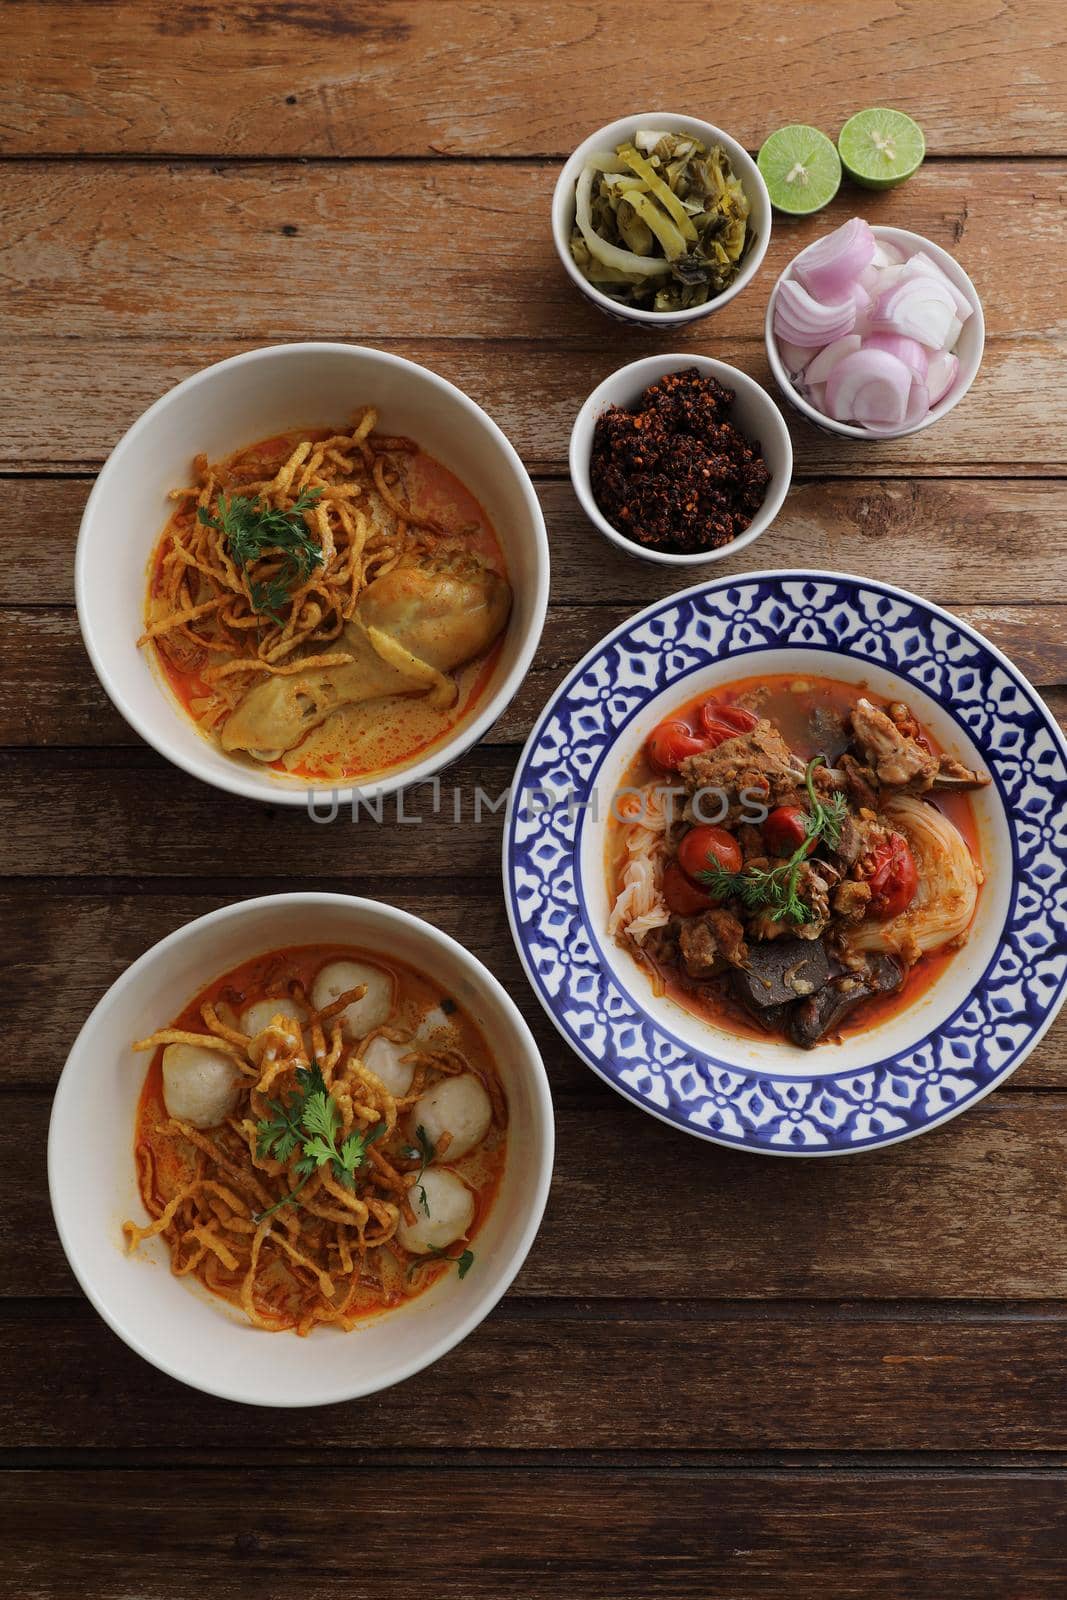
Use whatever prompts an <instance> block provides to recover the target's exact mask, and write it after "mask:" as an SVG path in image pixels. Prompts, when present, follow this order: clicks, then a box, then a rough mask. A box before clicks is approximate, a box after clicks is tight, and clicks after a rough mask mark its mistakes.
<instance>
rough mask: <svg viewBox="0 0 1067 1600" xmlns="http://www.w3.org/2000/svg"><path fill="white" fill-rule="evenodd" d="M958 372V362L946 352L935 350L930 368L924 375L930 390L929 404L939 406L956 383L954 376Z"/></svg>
mask: <svg viewBox="0 0 1067 1600" xmlns="http://www.w3.org/2000/svg"><path fill="white" fill-rule="evenodd" d="M959 370H960V364H959V360H958V358H957V357H956V356H954V355H952V354H951V353H950V352H949V351H948V350H935V351H934V354H933V355H932V356H931V357H930V367H929V370H928V372H927V374H926V383H927V387H928V388H929V390H930V404H931V405H932V406H936V405H939V404H940V402H941V401H942V400H943V399H944V398H945V396H946V395H947V394H948V392H949V390H950V389H951V388H952V385H953V384H954V383H955V381H956V374H957V373H958V372H959Z"/></svg>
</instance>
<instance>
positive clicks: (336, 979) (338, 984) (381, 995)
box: [311, 961, 393, 1040]
mask: <svg viewBox="0 0 1067 1600" xmlns="http://www.w3.org/2000/svg"><path fill="white" fill-rule="evenodd" d="M361 983H365V984H366V985H367V992H366V994H365V995H364V996H363V998H362V1000H353V1002H352V1004H351V1005H350V1006H346V1007H345V1009H344V1011H342V1012H341V1016H340V1022H341V1032H342V1033H343V1034H344V1037H345V1038H346V1039H350V1040H351V1039H363V1038H365V1037H366V1035H367V1034H368V1033H370V1032H371V1031H372V1030H373V1029H374V1028H380V1027H381V1025H382V1023H383V1022H385V1021H387V1020H388V1017H389V1013H390V1012H391V1011H392V1009H393V980H392V978H391V977H390V975H389V973H388V972H386V971H385V969H384V968H383V967H372V966H371V964H370V962H369V961H328V962H327V963H326V965H325V966H324V967H323V969H322V971H321V972H320V973H319V974H318V975H317V977H316V979H315V982H314V983H313V984H312V986H311V1003H312V1005H313V1006H314V1007H315V1010H316V1011H324V1010H325V1009H326V1007H327V1006H328V1005H332V1003H333V1002H334V1001H335V1000H337V999H339V998H340V996H341V995H343V994H344V993H345V991H346V989H354V988H356V986H357V985H358V984H361Z"/></svg>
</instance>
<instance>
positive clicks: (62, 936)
mask: <svg viewBox="0 0 1067 1600" xmlns="http://www.w3.org/2000/svg"><path fill="white" fill-rule="evenodd" d="M406 838H407V836H406V835H405V842H406ZM406 865H407V866H408V867H409V868H412V867H417V861H414V860H411V859H410V858H409V860H408V861H407V863H406ZM293 886H294V884H293V880H292V879H291V878H290V877H287V876H286V875H285V873H284V871H279V873H278V875H277V876H276V877H272V878H263V877H259V878H257V879H256V881H255V883H254V884H248V883H247V882H244V881H241V880H240V879H238V880H236V881H230V880H227V879H223V880H221V881H219V880H215V881H214V882H212V883H211V884H209V885H205V886H203V887H202V888H201V890H200V892H193V889H192V886H190V885H189V884H188V883H186V882H185V881H182V883H181V884H180V885H179V886H177V887H175V886H173V885H172V884H170V883H165V884H159V885H153V886H151V887H152V891H153V892H151V893H144V892H143V890H144V888H145V887H148V886H147V885H144V884H143V882H142V883H136V884H134V885H133V886H132V892H131V887H130V886H129V885H126V886H124V887H123V888H121V889H120V888H119V887H118V886H116V885H107V884H95V883H94V884H93V885H92V886H87V887H86V888H84V889H83V890H82V892H80V893H79V892H78V891H77V885H75V884H71V883H69V881H68V880H66V879H62V878H60V879H58V880H57V879H53V880H50V881H49V880H43V881H33V882H30V883H27V884H14V885H10V886H9V887H8V888H7V889H6V890H0V940H2V943H3V949H4V960H5V968H6V971H7V973H8V976H9V981H10V982H11V983H13V984H14V985H15V986H16V987H17V989H18V990H19V992H22V993H29V994H34V995H45V996H47V1005H46V1006H45V1007H44V1009H43V1011H41V1010H39V1009H38V1008H37V1007H34V1008H32V1009H30V1008H27V1009H26V1010H25V1012H24V1013H20V1014H19V1015H17V1016H15V1017H14V1018H13V1019H12V1020H11V1022H10V1024H9V1031H8V1035H7V1038H8V1046H9V1048H8V1049H6V1050H5V1051H3V1052H0V1088H11V1087H18V1088H28V1087H34V1088H48V1089H50V1088H52V1087H53V1086H54V1084H55V1082H56V1080H57V1078H58V1075H59V1071H60V1069H61V1067H62V1065H63V1062H64V1060H65V1059H66V1055H67V1051H68V1050H69V1048H70V1045H71V1043H72V1042H73V1038H74V1033H75V1031H76V1028H77V1026H79V1025H80V1021H81V1019H82V1018H83V1017H86V1016H88V1014H89V1012H90V1011H91V1010H92V1008H93V1006H94V1005H95V1004H96V1002H97V1001H98V1000H99V999H100V997H101V995H102V994H103V993H104V992H105V990H106V989H108V988H109V987H110V985H111V984H112V983H114V982H115V980H116V979H117V978H118V977H120V976H121V974H122V973H123V972H124V971H125V969H126V968H127V967H128V966H129V965H130V963H131V962H132V961H135V960H136V959H137V957H138V956H139V955H141V954H142V953H143V952H144V951H145V950H147V949H148V948H149V946H150V945H153V944H155V943H156V942H157V941H158V940H160V939H162V938H164V937H165V936H166V935H167V934H168V933H172V932H173V931H174V930H175V929H176V928H179V927H181V926H182V925H183V924H185V923H186V922H190V921H192V919H193V918H194V917H200V916H203V915H205V913H207V912H208V911H212V910H215V909H216V908H217V907H219V906H223V905H226V904H228V903H229V902H230V901H231V900H234V899H240V898H242V897H243V896H246V895H249V894H254V893H262V894H267V893H272V892H279V893H282V892H284V891H285V890H287V889H292V888H293ZM300 887H301V888H317V889H325V890H331V889H336V888H337V880H336V879H335V878H331V877H321V878H320V877H314V876H308V877H306V878H301V879H300ZM357 887H358V886H357ZM368 887H369V888H370V889H371V892H372V893H374V894H376V895H378V896H379V897H383V898H385V897H387V898H388V899H389V900H390V901H391V903H392V904H394V905H397V906H399V907H400V908H401V909H402V910H404V911H410V912H411V913H412V915H414V916H417V917H423V918H425V919H426V920H427V921H429V922H432V923H433V924H434V926H435V927H438V928H442V929H443V930H444V932H445V933H449V934H451V935H452V937H453V938H456V939H459V940H461V942H462V943H464V944H465V945H466V946H467V948H468V949H469V950H471V951H472V952H473V953H474V955H476V956H477V957H478V959H479V960H480V961H483V962H484V963H485V965H486V966H487V967H488V968H489V970H490V971H491V972H492V973H493V975H494V976H495V977H497V978H498V979H499V980H500V982H501V983H502V984H503V985H504V987H505V989H506V990H507V991H508V993H509V994H510V995H512V996H513V998H514V999H515V1001H516V1003H517V1004H518V1006H519V1008H520V1010H521V1011H522V1012H523V1014H524V1015H525V1017H526V1020H527V1021H528V1022H529V1024H530V1027H531V1028H532V1030H533V1033H534V1036H535V1038H536V1040H537V1043H538V1046H539V1047H540V1049H541V1052H542V1055H543V1057H544V1060H545V1062H546V1065H547V1067H548V1071H549V1075H550V1077H551V1080H552V1085H553V1088H554V1089H555V1090H556V1092H557V1093H559V1092H561V1091H562V1092H567V1093H582V1092H588V1091H589V1089H590V1087H591V1085H592V1082H593V1080H592V1079H591V1078H590V1075H589V1070H588V1068H587V1067H586V1066H585V1065H584V1063H582V1062H581V1061H580V1060H579V1058H578V1057H577V1056H576V1055H575V1054H574V1053H573V1052H572V1051H571V1050H570V1048H569V1047H568V1046H567V1045H566V1044H565V1043H564V1041H563V1040H562V1039H561V1038H560V1036H559V1034H558V1033H557V1032H556V1029H555V1028H554V1027H553V1025H552V1023H551V1022H550V1021H549V1019H548V1017H546V1015H545V1013H544V1012H543V1011H542V1009H541V1007H540V1006H539V1005H538V1004H537V1003H536V1001H535V999H534V997H533V994H532V993H531V991H530V988H529V985H528V983H527V981H526V978H525V976H524V974H523V970H522V966H521V964H520V962H519V958H518V955H517V953H516V950H515V946H514V943H513V941H512V938H511V934H510V931H509V929H508V923H507V913H506V912H505V909H504V903H503V897H502V895H501V893H500V889H499V887H498V884H497V882H496V881H494V880H492V879H489V878H473V879H467V880H465V881H464V882H463V883H462V884H456V883H455V882H454V881H451V882H450V881H449V880H447V879H444V880H440V879H439V880H438V881H437V882H436V883H435V882H432V881H428V880H427V878H426V877H425V876H424V875H423V874H421V873H419V872H417V871H414V872H408V873H406V874H405V875H404V876H398V875H396V874H394V876H393V878H392V879H391V881H390V883H389V885H388V889H385V888H384V887H383V886H380V885H377V884H370V885H368ZM168 1020H169V1019H168ZM1011 1087H1012V1088H1013V1089H1017V1088H1023V1087H1033V1088H1041V1089H1048V1088H1061V1089H1067V1013H1064V1014H1063V1015H1061V1016H1060V1017H1059V1018H1058V1019H1057V1021H1056V1022H1055V1023H1054V1024H1053V1026H1052V1028H1051V1029H1050V1031H1049V1033H1048V1034H1047V1035H1046V1036H1045V1038H1044V1039H1043V1040H1042V1041H1041V1043H1040V1045H1038V1047H1037V1049H1036V1050H1035V1051H1034V1053H1033V1054H1032V1055H1030V1056H1028V1057H1027V1059H1026V1060H1025V1061H1024V1062H1023V1064H1022V1065H1021V1066H1020V1067H1019V1069H1018V1071H1017V1072H1016V1073H1015V1074H1014V1076H1013V1077H1012V1079H1011Z"/></svg>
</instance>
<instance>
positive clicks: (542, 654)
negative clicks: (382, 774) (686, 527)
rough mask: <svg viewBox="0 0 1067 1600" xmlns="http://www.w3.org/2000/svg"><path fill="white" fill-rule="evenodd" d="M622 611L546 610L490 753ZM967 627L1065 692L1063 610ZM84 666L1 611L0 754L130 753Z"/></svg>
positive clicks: (68, 649) (990, 609) (39, 627)
mask: <svg viewBox="0 0 1067 1600" xmlns="http://www.w3.org/2000/svg"><path fill="white" fill-rule="evenodd" d="M633 610H634V607H633V605H632V604H630V605H628V606H553V607H552V608H551V610H550V611H549V614H548V618H547V620H546V624H545V630H544V634H543V635H542V640H541V648H540V650H539V652H538V654H537V657H536V658H535V661H534V665H533V667H532V669H531V670H530V672H529V673H528V675H527V677H526V679H525V681H524V682H523V684H522V687H521V689H520V691H519V693H518V695H517V696H516V698H515V700H514V701H513V702H512V704H511V706H510V708H509V709H508V710H507V711H506V712H505V713H504V715H503V716H502V717H501V718H500V719H499V721H498V722H497V723H496V724H495V725H494V727H493V728H492V730H491V732H490V734H489V736H488V739H489V742H490V743H493V744H514V743H516V742H517V741H520V740H524V739H525V738H526V736H527V734H528V733H529V731H530V728H531V727H532V725H533V722H534V719H535V718H536V717H537V715H538V714H539V712H540V711H541V709H542V707H543V705H544V703H545V700H546V699H547V697H548V695H549V694H550V693H551V692H552V691H553V690H554V689H555V688H556V687H557V685H558V684H559V683H560V682H561V681H562V680H563V678H565V677H566V675H567V673H568V672H569V671H570V669H571V667H572V666H573V665H574V663H575V662H576V661H578V660H580V658H581V657H582V656H583V655H584V654H585V652H586V651H587V650H589V649H591V648H592V647H593V645H595V644H596V643H597V641H598V640H599V639H601V638H602V637H603V636H604V634H605V633H607V631H608V630H609V629H610V628H614V627H616V626H617V625H618V624H619V623H622V622H625V621H626V619H627V618H628V617H629V616H631V615H632V614H633ZM956 614H957V615H958V616H960V617H961V618H962V619H963V620H964V621H966V622H970V623H972V624H973V625H974V626H975V627H979V628H981V630H982V632H983V633H984V634H985V636H986V637H987V638H988V639H990V640H991V641H992V642H993V643H994V644H995V645H998V646H999V647H1000V648H1001V649H1002V650H1004V651H1006V652H1007V653H1008V654H1009V655H1010V656H1011V657H1012V659H1013V660H1014V661H1015V663H1016V665H1017V666H1018V667H1019V668H1020V669H1021V670H1022V671H1024V672H1025V673H1026V674H1027V676H1028V677H1029V678H1030V680H1031V682H1032V683H1035V684H1039V685H1040V684H1061V683H1067V606H1046V605H1024V606H1000V605H998V606H988V605H987V606H978V607H974V606H969V607H959V608H957V613H956ZM139 743H140V740H139V739H138V736H137V735H136V734H135V733H134V732H133V731H132V729H130V728H129V727H128V726H127V724H126V723H125V722H124V721H123V719H122V717H121V716H120V715H119V714H118V712H117V711H115V710H114V708H113V707H112V705H111V702H110V701H109V700H108V698H107V696H106V695H105V693H104V691H103V689H102V688H101V687H100V685H99V683H98V682H97V680H96V678H95V677H94V675H93V673H92V669H91V667H90V666H89V663H88V662H87V660H86V656H85V650H84V647H83V645H82V642H81V635H80V633H79V631H78V622H77V618H76V616H75V615H74V613H73V612H72V611H64V610H59V609H56V610H52V609H51V608H48V609H44V608H41V607H35V608H34V609H33V610H29V611H21V610H19V611H8V612H6V613H5V615H4V630H3V634H2V636H0V746H9V747H38V748H39V747H42V746H57V745H59V746H67V747H70V746H76V745H88V746H99V745H136V744H139Z"/></svg>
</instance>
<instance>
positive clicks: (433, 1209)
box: [396, 1167, 474, 1255]
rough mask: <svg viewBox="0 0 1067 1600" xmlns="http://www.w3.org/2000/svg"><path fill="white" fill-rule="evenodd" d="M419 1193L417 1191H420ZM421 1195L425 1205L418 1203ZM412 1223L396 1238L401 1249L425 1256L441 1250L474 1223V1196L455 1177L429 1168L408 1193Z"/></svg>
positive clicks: (398, 1232)
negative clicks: (430, 1252)
mask: <svg viewBox="0 0 1067 1600" xmlns="http://www.w3.org/2000/svg"><path fill="white" fill-rule="evenodd" d="M420 1191H421V1192H420ZM422 1192H424V1193H425V1195H426V1205H425V1207H424V1206H423V1204H422ZM409 1198H410V1200H411V1204H412V1207H413V1209H414V1212H415V1221H414V1222H412V1223H408V1222H404V1221H403V1219H401V1222H400V1226H399V1227H398V1228H397V1230H396V1236H397V1238H398V1239H399V1240H400V1243H401V1244H402V1245H403V1247H404V1249H405V1250H410V1251H412V1252H413V1254H415V1255H425V1254H426V1252H427V1251H429V1250H444V1249H446V1248H447V1247H448V1245H450V1244H455V1242H456V1240H457V1239H462V1238H463V1237H464V1236H465V1234H466V1233H467V1231H468V1229H469V1228H470V1225H471V1223H472V1222H473V1221H474V1196H473V1195H472V1194H471V1192H470V1190H469V1189H468V1188H467V1185H466V1184H465V1183H462V1182H461V1181H460V1179H459V1178H457V1177H456V1174H455V1173H454V1172H447V1171H445V1170H444V1169H443V1168H440V1167H429V1168H428V1169H427V1170H426V1171H425V1172H424V1173H423V1175H422V1177H421V1179H420V1180H419V1183H418V1184H416V1186H415V1188H414V1189H412V1190H411V1193H410V1197H409Z"/></svg>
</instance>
